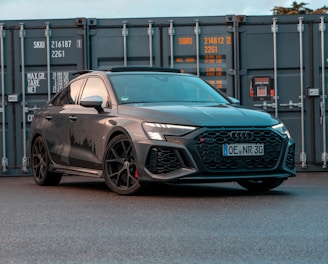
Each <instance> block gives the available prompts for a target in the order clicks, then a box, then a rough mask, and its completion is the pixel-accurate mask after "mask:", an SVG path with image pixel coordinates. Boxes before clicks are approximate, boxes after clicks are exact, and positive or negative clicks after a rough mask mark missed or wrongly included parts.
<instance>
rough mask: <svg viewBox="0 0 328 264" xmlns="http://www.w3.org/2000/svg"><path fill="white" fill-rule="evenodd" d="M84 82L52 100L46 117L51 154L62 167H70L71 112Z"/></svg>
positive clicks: (45, 129) (74, 83) (71, 86)
mask: <svg viewBox="0 0 328 264" xmlns="http://www.w3.org/2000/svg"><path fill="white" fill-rule="evenodd" d="M84 82H85V80H84V79H80V80H77V81H74V82H72V83H71V84H70V85H68V86H67V87H65V88H64V89H63V90H62V91H61V92H60V93H59V94H58V95H57V96H56V97H55V98H54V99H53V100H52V102H51V104H50V105H49V107H48V110H47V111H46V112H45V115H44V118H45V121H44V129H43V131H44V137H45V139H46V142H47V146H48V149H49V153H50V156H51V158H52V160H53V161H54V162H55V163H57V164H60V165H69V154H70V130H69V127H70V122H71V120H70V118H71V112H72V111H73V109H74V108H75V102H76V100H77V96H78V94H79V92H80V90H81V88H82V86H83V83H84Z"/></svg>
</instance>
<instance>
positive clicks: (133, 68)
mask: <svg viewBox="0 0 328 264" xmlns="http://www.w3.org/2000/svg"><path fill="white" fill-rule="evenodd" d="M127 72H162V73H164V72H167V73H181V70H180V69H176V68H165V67H151V66H126V67H125V66H122V67H112V68H109V69H108V70H105V71H100V70H95V71H93V70H81V71H77V72H75V73H73V75H84V74H89V73H93V74H105V73H127Z"/></svg>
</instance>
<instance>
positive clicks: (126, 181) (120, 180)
mask: <svg viewBox="0 0 328 264" xmlns="http://www.w3.org/2000/svg"><path fill="white" fill-rule="evenodd" d="M104 178H105V182H106V184H107V186H108V187H109V189H111V190H112V191H114V192H116V193H118V194H123V195H131V194H135V193H137V192H138V191H139V190H140V189H141V185H140V183H139V180H138V172H137V168H136V154H135V150H134V147H133V144H132V142H131V141H130V140H129V139H128V138H127V137H126V136H125V135H118V136H116V137H114V138H113V139H112V140H111V141H110V142H109V144H108V147H107V150H106V154H105V158H104Z"/></svg>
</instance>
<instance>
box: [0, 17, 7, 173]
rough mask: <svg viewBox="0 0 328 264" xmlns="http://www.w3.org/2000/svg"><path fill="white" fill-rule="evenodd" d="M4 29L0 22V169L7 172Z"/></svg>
mask: <svg viewBox="0 0 328 264" xmlns="http://www.w3.org/2000/svg"><path fill="white" fill-rule="evenodd" d="M4 37H5V30H4V24H3V23H0V45H1V50H0V57H1V61H0V67H1V106H2V108H1V110H2V162H1V164H2V171H3V172H5V173H6V172H7V166H8V159H7V153H6V108H5V70H4V68H5V60H4V45H3V43H4V41H3V39H4Z"/></svg>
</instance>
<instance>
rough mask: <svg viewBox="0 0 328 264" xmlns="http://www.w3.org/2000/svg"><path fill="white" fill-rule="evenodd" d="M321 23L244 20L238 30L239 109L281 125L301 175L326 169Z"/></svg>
mask: <svg viewBox="0 0 328 264" xmlns="http://www.w3.org/2000/svg"><path fill="white" fill-rule="evenodd" d="M326 20H327V18H326ZM321 22H322V16H319V15H306V16H303V17H300V16H296V15H295V16H278V17H274V16H266V17H247V21H246V23H244V24H241V25H240V27H239V32H240V33H239V43H238V46H239V47H240V52H239V53H240V70H239V72H240V84H241V87H240V91H241V101H242V104H244V105H247V106H251V107H256V108H258V109H263V110H265V111H268V112H270V113H271V114H272V115H275V116H277V117H278V118H280V119H282V120H283V121H284V123H285V124H286V125H287V127H288V128H289V130H290V132H291V134H292V136H293V137H294V139H295V141H296V161H297V163H298V164H299V165H300V168H301V169H308V168H311V169H312V168H314V167H313V166H316V165H319V166H318V167H319V168H320V167H321V168H325V167H326V164H325V163H326V158H325V157H324V156H325V155H326V154H325V150H324V149H325V147H324V146H326V139H325V138H326V137H327V134H326V132H324V130H325V125H324V124H323V122H322V120H323V118H324V119H325V120H326V117H323V115H322V111H320V105H321V103H322V98H323V97H325V96H326V92H325V91H324V89H323V88H322V83H323V82H322V81H321V79H322V76H320V75H321V69H322V66H321V62H320V61H321V59H322V58H323V57H324V64H325V66H324V68H327V60H326V57H327V55H324V54H323V52H322V51H323V50H324V53H325V54H327V46H328V45H327V33H325V34H324V39H325V42H324V43H326V44H323V43H322V42H321V33H322V31H321V30H320V25H321ZM324 72H325V73H324V75H327V69H325V70H324ZM324 83H327V76H326V77H325V78H324ZM326 85H327V84H326ZM324 100H325V99H324ZM325 111H326V110H323V112H325Z"/></svg>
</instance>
